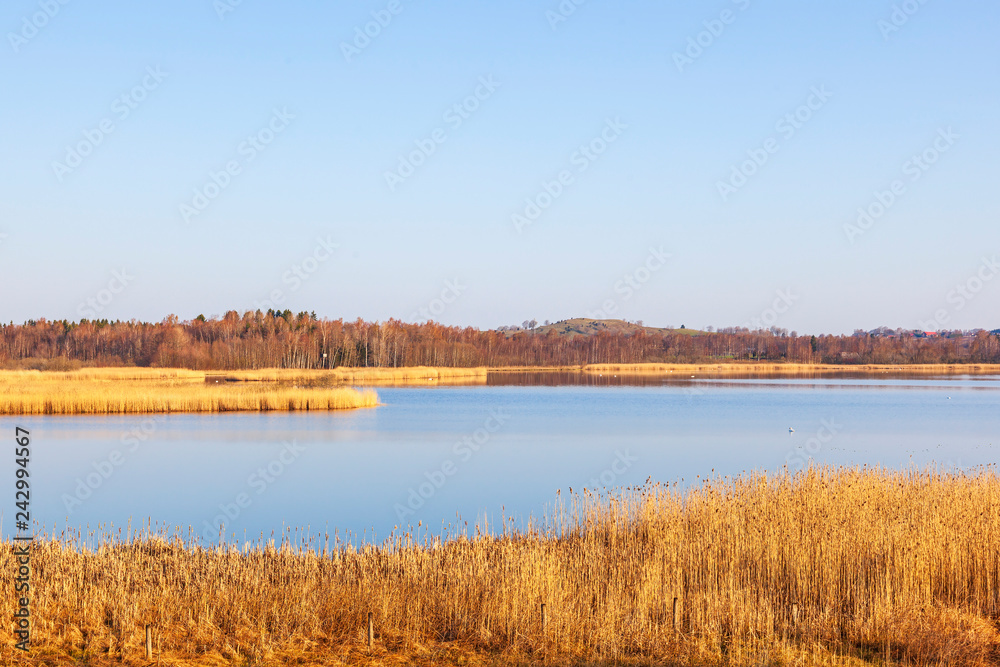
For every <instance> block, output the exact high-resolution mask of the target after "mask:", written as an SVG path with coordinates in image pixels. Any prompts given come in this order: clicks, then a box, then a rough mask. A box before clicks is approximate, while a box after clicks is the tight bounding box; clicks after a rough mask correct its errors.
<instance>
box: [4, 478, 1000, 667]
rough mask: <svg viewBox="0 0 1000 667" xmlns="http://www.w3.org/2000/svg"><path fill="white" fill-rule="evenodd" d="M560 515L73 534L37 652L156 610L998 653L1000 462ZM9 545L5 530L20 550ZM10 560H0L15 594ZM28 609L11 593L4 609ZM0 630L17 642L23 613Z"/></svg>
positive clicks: (310, 624)
mask: <svg viewBox="0 0 1000 667" xmlns="http://www.w3.org/2000/svg"><path fill="white" fill-rule="evenodd" d="M553 514H554V517H553V518H552V519H551V520H550V521H549V522H548V524H547V525H546V526H545V527H539V526H532V527H528V528H527V529H524V530H515V529H514V528H513V524H511V523H507V522H505V523H504V525H503V526H502V528H500V527H495V528H494V530H493V531H492V534H490V533H489V532H486V531H484V532H481V531H479V530H478V529H477V530H475V531H474V532H472V533H470V534H459V535H452V536H451V537H450V539H446V540H443V541H442V540H440V539H429V540H423V541H420V540H417V539H416V538H415V537H414V535H413V534H412V533H408V534H405V535H395V536H393V537H392V538H390V539H389V540H387V541H386V543H384V544H383V545H381V546H380V547H372V546H365V547H362V548H360V549H358V548H354V547H352V546H350V545H347V544H344V543H343V542H338V541H336V540H334V541H333V543H332V544H331V543H330V540H329V538H328V537H327V538H326V539H325V540H320V539H316V540H308V541H307V540H305V538H304V536H299V535H292V534H289V535H287V539H286V540H284V541H283V543H282V544H280V545H279V546H278V547H277V548H275V547H274V546H273V545H272V544H271V543H269V544H263V545H262V544H256V545H250V546H248V547H246V548H242V549H240V548H237V547H235V546H222V547H216V548H208V549H206V548H203V547H202V546H199V545H198V544H196V543H191V542H187V543H185V542H184V541H182V540H181V538H180V537H177V536H172V535H169V534H167V532H165V531H161V532H159V533H157V534H150V533H147V532H140V533H138V534H131V533H126V534H122V533H121V531H118V532H115V531H108V532H105V533H101V534H98V535H93V534H91V535H84V536H79V535H72V534H69V533H65V532H64V533H62V534H59V535H57V536H53V537H51V538H46V539H41V540H39V542H38V543H37V544H36V545H35V547H34V549H35V551H34V555H33V557H32V558H33V560H32V567H33V569H32V577H33V579H32V582H33V594H32V610H33V614H34V619H35V622H34V646H35V649H34V651H35V655H36V656H38V657H39V658H40V659H44V660H45V661H46V662H48V663H59V664H69V663H70V662H74V661H75V662H77V663H86V664H101V663H110V662H118V661H122V662H126V663H129V664H140V663H144V661H143V660H142V655H143V650H142V641H143V627H144V625H145V624H152V625H153V626H154V628H155V633H156V640H155V644H156V646H158V647H159V648H158V651H160V652H161V654H160V657H159V659H160V660H161V664H186V663H188V664H190V663H197V664H206V665H207V664H213V665H214V664H222V663H231V664H289V663H295V664H343V663H353V664H403V663H408V664H413V663H416V664H526V663H538V664H541V663H542V662H543V661H544V662H545V663H546V664H550V665H562V664H636V665H637V664H654V663H655V664H678V665H723V664H726V665H747V666H751V665H818V664H824V665H862V664H865V665H868V664H879V665H881V664H888V662H890V661H891V664H894V665H899V664H905V665H938V666H942V667H943V666H945V665H948V666H978V665H995V664H997V663H998V660H1000V633H998V631H997V620H998V616H1000V477H998V476H997V473H996V471H995V470H993V469H981V470H978V471H976V472H975V473H968V474H962V473H950V472H936V471H925V472H917V471H906V472H891V471H887V470H879V469H870V468H869V469H814V470H810V471H807V472H803V473H799V474H796V475H794V476H790V475H787V474H784V475H777V476H765V475H759V474H752V475H747V476H744V477H741V478H739V479H736V480H721V479H717V480H711V481H706V482H704V483H703V484H702V485H701V486H696V487H695V488H693V489H690V490H688V491H681V490H680V489H679V488H677V487H676V486H659V485H650V486H646V487H644V488H641V489H636V490H631V491H623V492H621V493H617V494H615V495H613V496H612V497H610V498H595V497H593V496H590V495H583V496H572V497H571V500H570V502H569V507H568V508H564V507H558V506H557V508H556V510H555V511H554V513H553ZM459 532H460V533H462V532H463V531H459ZM94 543H97V544H98V546H97V547H96V548H89V547H88V546H86V545H87V544H91V545H93V544H94ZM11 549H12V545H11V543H10V542H9V541H8V542H3V543H0V551H2V552H3V554H4V562H7V563H10V562H12V559H11ZM12 577H13V569H12V568H10V567H6V568H3V570H0V587H2V588H3V590H7V591H10V590H12V589H13V580H12ZM675 597H676V598H678V600H679V607H678V608H679V611H680V613H679V615H678V617H677V630H676V631H675V629H674V616H673V599H674V598H675ZM543 603H544V604H545V605H546V617H547V624H546V625H545V626H544V627H543V626H542V623H541V619H540V605H541V604H543ZM14 604H15V602H14V597H13V596H12V595H4V596H0V615H2V616H3V617H5V618H8V619H10V618H12V615H13V611H14ZM369 613H371V614H372V618H373V622H374V630H375V642H374V646H373V648H372V649H371V650H369V649H368V648H367V646H366V640H365V638H366V630H367V618H368V614H369ZM0 640H2V641H3V643H4V646H5V648H4V651H5V652H6V656H5V658H6V659H9V656H11V655H12V651H11V646H12V639H11V629H10V623H5V624H3V625H2V628H0Z"/></svg>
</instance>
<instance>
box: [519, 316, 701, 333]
mask: <svg viewBox="0 0 1000 667" xmlns="http://www.w3.org/2000/svg"><path fill="white" fill-rule="evenodd" d="M550 331H554V332H555V333H556V334H558V335H560V336H593V335H594V334H597V333H601V332H607V333H614V334H633V333H637V332H639V331H644V332H646V333H647V334H650V335H662V334H666V333H674V334H688V335H692V336H694V335H697V334H701V333H704V332H703V331H698V330H697V329H666V328H662V327H645V326H640V325H638V324H634V323H632V322H626V321H625V320H592V319H589V318H585V317H576V318H573V319H570V320H562V321H560V322H555V323H554V324H546V325H542V326H538V327H535V328H534V329H532V330H531V333H533V334H536V335H541V336H544V335H546V334H547V333H548V332H550ZM515 333H518V332H515Z"/></svg>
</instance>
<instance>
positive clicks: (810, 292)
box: [0, 0, 1000, 333]
mask: <svg viewBox="0 0 1000 667" xmlns="http://www.w3.org/2000/svg"><path fill="white" fill-rule="evenodd" d="M560 7H561V9H560ZM570 9H572V12H570V11H569V10H570ZM560 19H565V20H560ZM998 19H1000V6H998V5H996V3H988V2H985V1H979V2H973V1H962V0H957V1H953V2H948V3H945V2H942V1H940V0H925V1H924V2H923V3H920V2H919V1H918V0H910V1H909V2H907V3H893V2H882V1H874V2H860V1H856V0H846V1H840V2H820V3H811V2H810V3H806V2H782V1H772V2H763V1H759V0H739V2H733V1H732V0H716V1H713V2H701V3H674V2H662V1H661V2H646V1H642V2H640V1H625V2H617V3H609V2H598V1H597V0H587V1H586V2H582V3H581V4H579V5H575V4H573V2H572V0H566V2H563V3H562V5H560V3H559V2H555V1H551V2H524V1H519V0H513V1H510V2H503V3H500V2H492V3H486V2H468V1H467V2H448V1H440V2H433V3H432V2H421V1H420V0H379V1H376V2H352V3H329V4H328V3H323V2H316V1H312V2H309V1H298V2H288V3H280V4H279V3H267V2H263V1H261V0H242V2H239V4H236V3H235V0H218V1H217V2H213V1H212V0H178V1H176V2H172V3H169V4H164V5H148V4H146V3H141V4H137V3H129V2H114V1H108V2H102V3H86V2H83V1H82V0H63V1H62V2H60V1H59V0H42V1H41V2H39V0H35V1H33V2H32V1H24V0H10V1H9V2H7V3H5V5H4V8H3V10H2V12H0V27H2V29H3V33H4V43H3V45H0V83H2V87H3V90H4V100H3V103H2V104H0V122H2V125H3V128H4V129H3V131H2V132H0V155H2V156H3V159H2V160H0V184H2V185H0V188H2V191H0V192H2V195H0V234H2V235H3V236H2V237H0V280H2V281H3V284H4V286H5V287H6V289H4V290H3V298H2V300H0V319H2V320H3V321H15V322H20V321H24V320H26V319H29V318H39V317H46V318H56V319H62V318H68V319H79V318H80V317H81V316H82V315H83V314H88V315H91V316H93V315H97V316H99V317H108V318H112V319H113V318H120V319H131V318H139V319H144V320H154V321H158V320H160V319H161V318H162V317H164V316H165V315H167V314H169V313H175V314H177V315H178V316H179V317H181V318H182V319H189V318H192V317H194V316H195V315H197V314H199V313H204V314H206V315H212V314H221V313H224V312H225V311H226V310H229V309H236V310H239V311H243V310H247V309H253V308H256V307H257V306H263V307H264V308H266V307H268V305H270V304H273V305H275V306H279V307H281V308H290V309H292V310H293V311H299V310H314V311H316V312H317V314H320V315H323V316H328V317H344V318H347V319H354V318H356V317H362V318H365V319H370V320H385V319H388V318H390V317H396V318H402V319H404V320H421V319H424V318H425V317H428V316H430V317H433V318H434V319H436V320H438V321H441V322H444V323H446V324H462V325H466V324H468V325H472V326H477V327H481V328H487V327H495V326H498V325H501V324H510V323H520V322H521V321H522V320H525V319H530V318H537V319H538V320H539V321H542V320H545V319H549V320H553V321H555V320H558V319H563V318H568V317H575V316H582V315H586V314H588V313H589V314H597V313H600V312H605V314H606V315H607V316H609V317H623V318H627V319H631V320H643V321H644V322H645V323H646V324H649V325H657V326H666V325H674V326H679V325H681V324H685V325H686V326H688V327H698V328H700V327H704V326H708V325H712V326H716V327H723V326H734V325H747V324H751V323H753V322H755V321H760V320H761V318H763V322H764V323H765V324H773V325H775V326H779V327H783V328H787V329H789V330H798V331H800V332H810V333H819V332H828V333H841V332H850V331H851V330H853V329H854V328H856V327H863V328H871V327H875V326H878V325H883V324H885V325H889V326H893V327H896V326H902V327H906V328H917V327H920V326H923V327H924V328H930V327H929V326H924V325H929V324H933V323H938V324H939V325H940V327H939V328H971V327H978V326H982V327H987V328H995V327H997V326H1000V316H998V312H1000V309H998V306H1000V279H997V280H993V278H994V274H996V273H997V272H998V271H997V269H996V268H995V266H996V265H995V257H996V255H997V254H998V253H1000V233H998V227H997V220H998V213H1000V204H998V201H997V198H996V197H995V196H994V193H995V191H996V183H997V180H998V176H1000V168H998V166H997V161H996V156H997V155H998V154H1000V150H998V149H1000V126H998V123H997V122H996V118H997V111H998V102H1000V99H998V86H1000V77H998V71H997V70H998V64H1000V42H998V41H997V40H996V35H997V34H998V28H1000V20H998ZM378 20H381V22H382V23H384V24H385V25H379V24H378ZM39 26H40V27H39ZM366 28H367V29H368V32H369V33H371V34H372V35H374V36H370V37H359V36H358V35H359V34H360V35H363V34H364V31H365V30H366ZM366 40H367V41H366ZM699 42H700V43H701V44H700V45H699ZM692 44H693V45H694V46H692ZM345 45H346V47H345ZM678 54H680V55H678ZM685 58H686V60H685ZM484 82H485V83H484ZM456 104H457V105H460V107H459V109H455V105H456ZM461 105H464V106H461ZM810 105H811V108H810ZM789 114H791V115H792V116H791V119H789V118H788V115H789ZM796 114H798V119H797V120H795V115H796ZM102 128H103V129H102ZM106 130H110V131H106ZM588 146H590V148H587V147H588ZM582 149H586V150H582ZM81 153H86V155H81ZM914 156H917V158H918V160H919V161H920V162H919V163H915V162H913V157H914ZM921 156H923V157H921ZM764 157H766V160H765V159H764ZM755 159H756V161H754V160H755ZM748 160H750V162H747V161H748ZM925 160H926V161H925ZM401 161H402V165H401ZM401 166H402V168H401ZM227 167H231V172H229V173H227ZM734 170H735V172H734ZM411 172H412V173H411ZM389 173H394V174H395V176H387V174H389ZM560 175H562V177H563V179H564V182H563V183H560V182H559V181H560ZM720 184H725V185H720ZM894 186H895V188H896V194H893V192H892V191H893V188H894ZM722 191H724V192H722ZM553 193H554V194H553ZM209 195H211V196H209ZM880 199H881V200H882V201H881V202H880V201H879V200H880ZM532 205H534V206H537V207H538V209H537V211H536V210H534V209H533V208H532ZM859 208H860V209H863V210H868V211H870V212H874V213H876V214H877V213H879V212H880V210H881V214H880V215H874V216H872V217H871V218H868V220H867V221H865V220H863V221H862V223H863V224H862V225H859V223H858V218H859V212H858V210H859ZM534 213H538V215H537V216H536V217H533V219H530V220H529V217H530V216H529V214H531V215H533V214H534ZM516 215H520V216H522V217H521V218H515V217H514V216H516ZM517 220H521V221H522V223H523V222H525V221H527V224H518V223H517ZM334 246H335V247H334ZM664 254H666V255H669V258H668V259H666V260H665V261H660V260H656V259H653V258H654V257H657V256H659V257H662V256H663V255H664ZM650 267H655V268H652V269H651V268H650ZM776 304H777V305H776ZM779 311H781V312H779ZM934 328H938V327H934Z"/></svg>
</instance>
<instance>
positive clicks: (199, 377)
mask: <svg viewBox="0 0 1000 667" xmlns="http://www.w3.org/2000/svg"><path fill="white" fill-rule="evenodd" d="M376 405H378V396H377V395H376V394H375V392H374V391H371V390H364V391H359V390H357V389H353V388H349V387H317V388H305V387H295V386H289V385H283V384H277V383H260V384H243V383H231V382H211V383H210V382H206V376H205V373H203V372H199V371H186V370H175V369H163V370H161V369H121V368H111V369H103V368H95V369H86V370H79V371H68V372H41V371H0V414H5V415H68V414H78V415H79V414H126V413H158V412H230V411H268V410H343V409H349V408H362V407H373V406H376Z"/></svg>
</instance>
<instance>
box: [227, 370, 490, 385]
mask: <svg viewBox="0 0 1000 667" xmlns="http://www.w3.org/2000/svg"><path fill="white" fill-rule="evenodd" d="M486 373H487V369H486V368H481V367H479V368H451V367H441V366H435V367H430V366H406V367H402V368H345V367H339V368H331V369H329V370H311V369H296V368H268V369H262V370H250V371H224V372H222V371H220V372H218V373H216V372H211V373H209V376H210V377H219V378H228V379H232V380H239V381H243V382H248V381H264V382H313V383H328V384H337V383H340V384H359V385H393V384H398V385H417V386H420V385H428V384H448V383H452V382H454V383H458V384H485V383H486Z"/></svg>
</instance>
